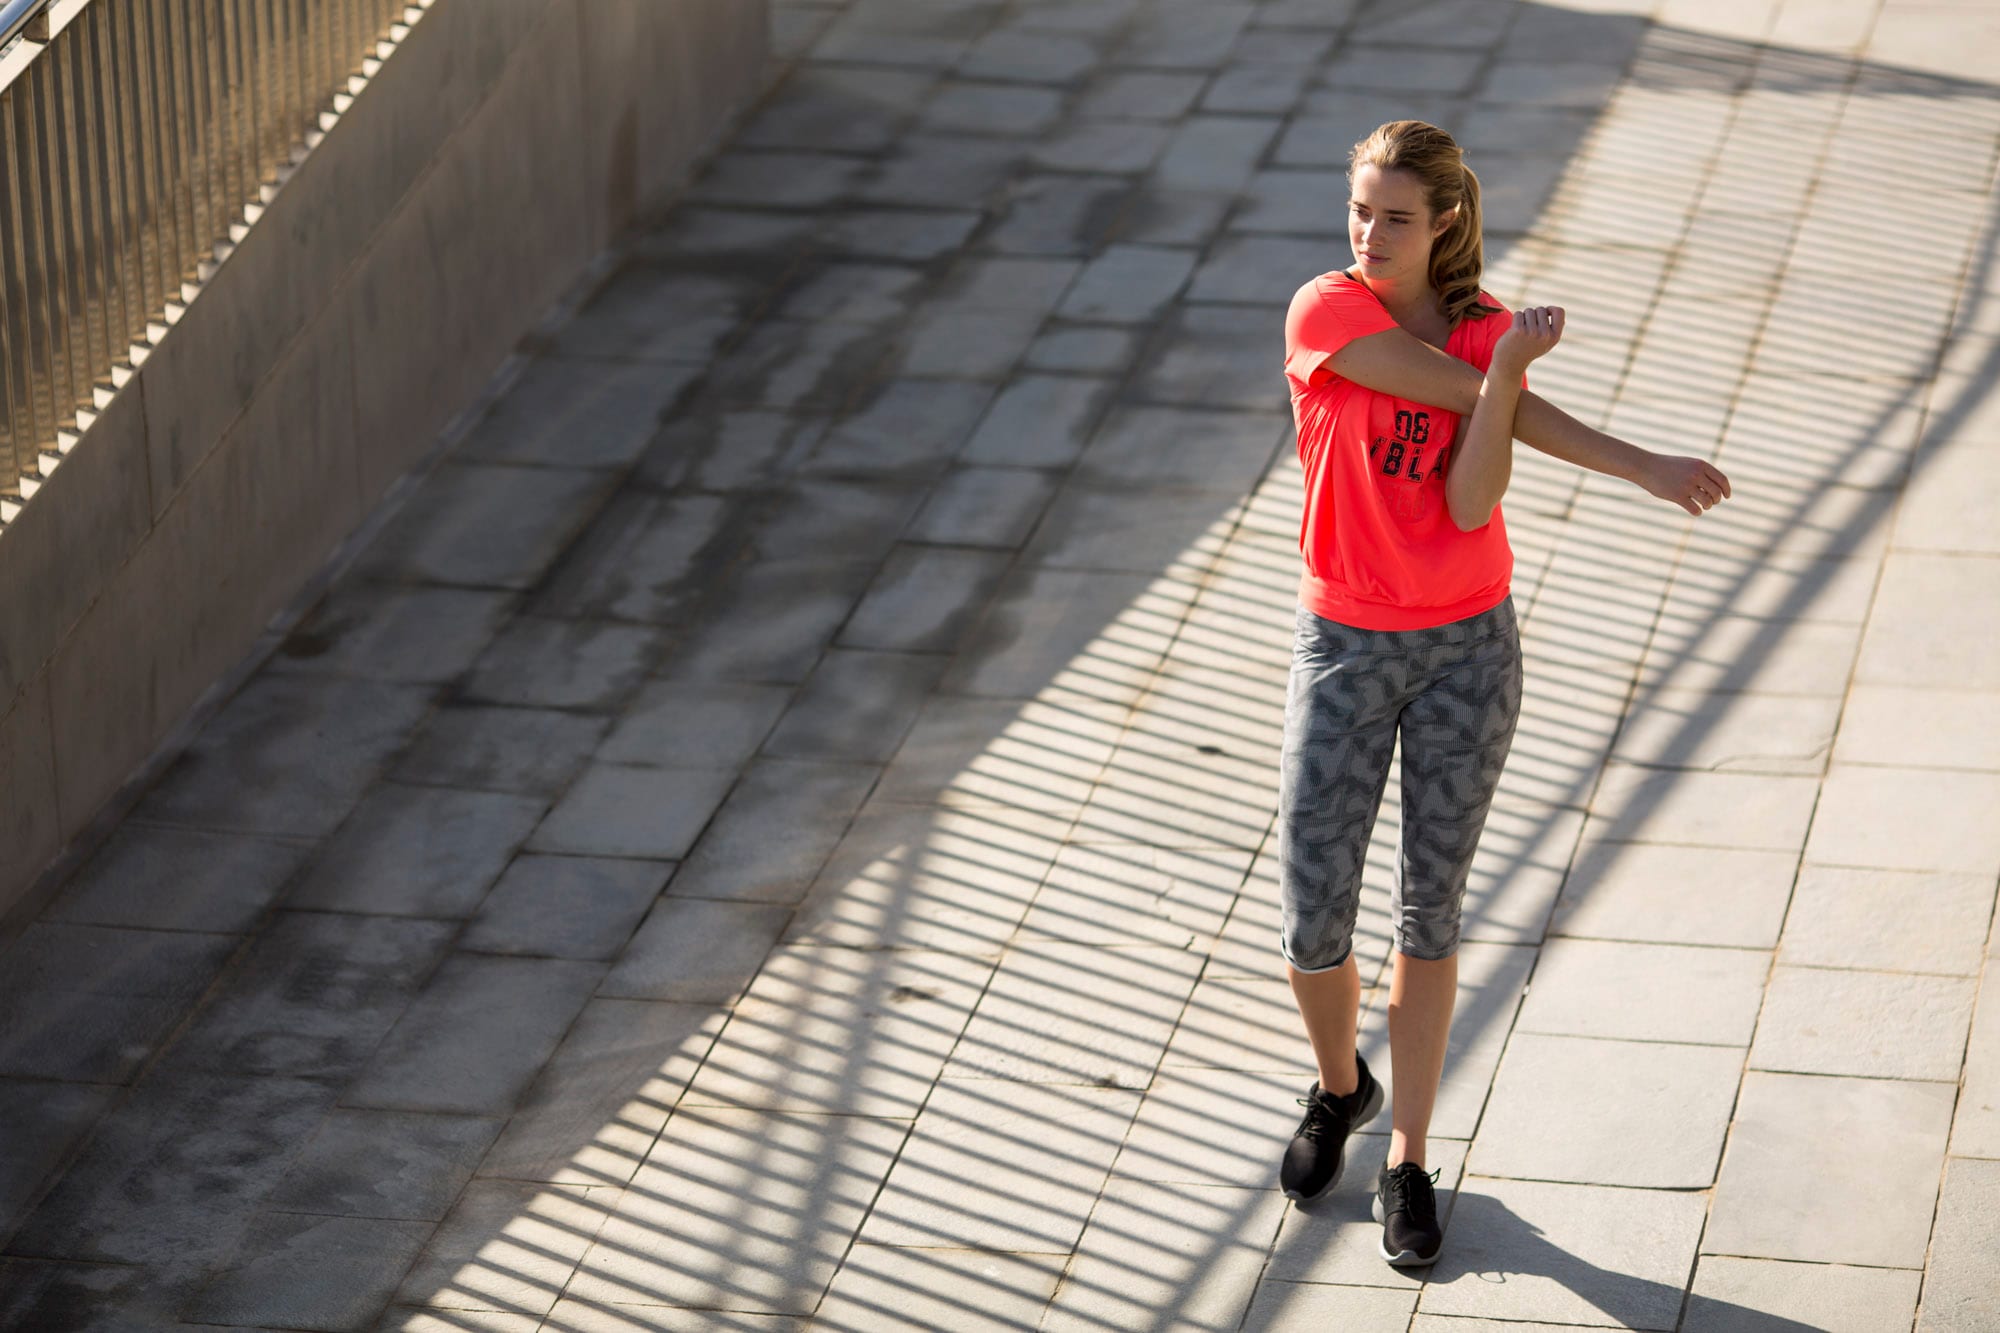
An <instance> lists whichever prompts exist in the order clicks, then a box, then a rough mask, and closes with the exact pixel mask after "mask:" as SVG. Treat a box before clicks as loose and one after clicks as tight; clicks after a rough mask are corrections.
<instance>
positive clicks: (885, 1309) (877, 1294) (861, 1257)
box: [813, 1244, 1063, 1333]
mask: <svg viewBox="0 0 2000 1333" xmlns="http://www.w3.org/2000/svg"><path fill="white" fill-rule="evenodd" d="M1062 1275H1063V1256H1061V1255H1054V1254H1010V1253H1007V1252H1004V1251H1000V1250H988V1249H963V1250H961V1249H948V1248H943V1247H939V1246H922V1247H917V1246H908V1245H869V1244H858V1245H856V1246H855V1247H854V1248H853V1249H852V1250H850V1251H848V1254H847V1257H846V1259H845V1261H843V1262H842V1264H841V1266H840V1272H839V1273H838V1274H837V1275H835V1277H834V1279H833V1285H832V1286H831V1287H829V1288H828V1289H827V1293H826V1299H824V1300H823V1301H821V1302H820V1306H819V1310H818V1312H817V1313H815V1314H814V1316H813V1327H814V1328H824V1329H828V1330H833V1329H845V1330H850V1333H863V1331H864V1330H874V1329H885V1330H886V1329H905V1330H924V1329H934V1328H952V1329H966V1330H975V1329H992V1330H999V1329H1017V1328H1029V1327H1033V1326H1034V1324H1035V1321H1036V1320H1037V1319H1039V1318H1040V1317H1041V1314H1042V1310H1043V1307H1044V1306H1046V1305H1047V1304H1048V1301H1049V1297H1050V1296H1051V1295H1052V1294H1053V1293H1054V1292H1055V1289H1056V1284H1057V1283H1058V1282H1059V1281H1061V1280H1062Z"/></svg>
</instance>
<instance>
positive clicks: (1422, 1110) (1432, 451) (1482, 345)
mask: <svg viewBox="0 0 2000 1333" xmlns="http://www.w3.org/2000/svg"><path fill="white" fill-rule="evenodd" d="M1348 186H1349V192H1350V199H1349V203H1348V239H1349V241H1350V242H1351V243H1352V245H1353V248H1354V255H1355V259H1356V261H1357V263H1356V266H1355V268H1354V269H1353V270H1349V271H1343V272H1334V273H1327V274H1324V275H1322V276H1321V277H1319V278H1316V279H1314V280H1313V281H1311V282H1309V283H1307V284H1306V285H1305V286H1303V287H1301V288H1300V289H1299V290H1298V293H1297V294H1296V295H1295V296H1294V297H1293V299H1292V305H1291V310H1290V312H1289V313H1288V315H1287V317H1286V320H1285V377H1286V381H1287V383H1288V385H1289V387H1290V389H1291V395H1292V412H1293V417H1294V419H1295V421H1296V423H1297V426H1298V447H1299V457H1300V461H1301V462H1302V463H1303V464H1304V469H1305V492H1306V494H1305V519H1304V524H1303V527H1302V529H1301V532H1300V538H1299V546H1300V550H1301V552H1302V554H1303V555H1304V559H1305V572H1304V575H1303V578H1302V580H1301V583H1300V590H1299V603H1300V605H1299V609H1298V616H1297V636H1296V638H1295V640H1294V644H1293V654H1292V670H1291V680H1290V688H1289V691H1288V697H1287V702H1286V715H1285V746H1284V759H1283V768H1282V772H1281V775H1280V778H1281V782H1280V798H1279V799H1280V808H1279V815H1280V819H1279V860H1280V884H1281V897H1282V906H1283V926H1282V934H1281V940H1280V948H1281V951H1282V953H1283V955H1284V958H1285V963H1286V972H1287V975H1288V976H1289V977H1290V980H1291V986H1292V993H1293V996H1294V998H1295V999H1296V1000H1297V1002H1298V1006H1299V1014H1300V1016H1301V1018H1302V1019H1303V1020H1304V1023H1305V1028H1306V1033H1307V1036H1308V1037H1309V1039H1310V1040H1311V1042H1312V1048H1313V1055H1314V1058H1315V1060H1316V1062H1317V1064H1318V1066H1319V1077H1318V1078H1317V1079H1316V1080H1314V1082H1313V1084H1312V1086H1311V1087H1310V1088H1309V1089H1308V1090H1307V1093H1306V1096H1305V1097H1304V1098H1301V1099H1300V1100H1301V1102H1302V1104H1303V1105H1305V1107H1306V1114H1305V1118H1304V1119H1303V1120H1302V1121H1301V1122H1300V1124H1299V1128H1298V1131H1297V1133H1296V1134H1295V1135H1294V1137H1293V1139H1292V1141H1291V1143H1290V1145H1289V1146H1288V1147H1287V1148H1286V1151H1285V1156H1284V1161H1283V1164H1282V1166H1281V1168H1280V1171H1279V1177H1280V1182H1281V1184H1282V1185H1283V1187H1284V1190H1285V1193H1286V1194H1288V1195H1290V1196H1291V1197H1292V1198H1294V1199H1300V1200H1307V1199H1313V1198H1317V1197H1319V1196H1320V1195H1322V1194H1324V1193H1326V1191H1328V1190H1329V1189H1331V1188H1332V1187H1333V1185H1334V1184H1335V1183H1336V1182H1337V1181H1338V1180H1339V1178H1340V1173H1341V1167H1342V1165H1343V1158H1344V1150H1345V1145H1346V1140H1347V1136H1348V1134H1349V1133H1351V1132H1352V1131H1353V1130H1354V1129H1355V1128H1356V1127H1358V1126H1359V1125H1361V1124H1363V1123H1364V1122H1366V1121H1367V1120H1369V1119H1370V1118H1372V1117H1373V1116H1374V1115H1375V1113H1376V1112H1377V1111H1379V1110H1380V1109H1381V1106H1382V1100H1383V1094H1382V1085H1381V1084H1380V1083H1379V1082H1377V1081H1376V1079H1375V1078H1374V1077H1373V1075H1371V1074H1370V1073H1369V1070H1368V1065H1367V1062H1366V1061H1365V1060H1363V1059H1362V1058H1361V1056H1360V1054H1359V1052H1357V1051H1356V1049H1355V1024H1356V1021H1357V1017H1358V1011H1359V1008H1360V998H1361V976H1360V972H1359V970H1358V968H1357V967H1356V965H1355V961H1354V957H1353V932H1354V922H1355V915H1356V910H1357V906H1358V899H1359V894H1360V887H1361V871H1362V864H1363V861H1364V859H1365V855H1366V851H1367V847H1368V839H1369V834H1370V832H1371V831H1372V828H1373V825H1374V822H1375V812H1376V809H1377V807H1378V806H1379V804H1380V802H1381V797H1382V790H1383V787H1384V784H1385V783H1386V782H1387V780H1388V771H1389V761H1390V755H1391V752H1392V750H1393V748H1394V746H1395V742H1396V737H1397V733H1398V731H1399V730H1400V732H1401V735H1402V743H1403V771H1402V781H1403V831H1402V847H1401V851H1400V854H1399V856H1398V858H1397V866H1396V878H1395V885H1394V889H1393V892H1392V893H1391V896H1390V910H1391V914H1392V916H1393V918H1394V927H1395V937H1396V939H1395V942H1396V952H1395V955H1394V970H1393V972H1392V974H1391V981H1390V985H1389V1058H1390V1062H1391V1067H1392V1068H1393V1069H1394V1071H1395V1085H1396V1096H1395V1108H1394V1112H1393V1117H1392V1119H1393V1128H1392V1130H1391V1133H1390V1139H1389V1152H1388V1157H1387V1160H1386V1162H1385V1164H1384V1167H1383V1171H1382V1174H1381V1175H1380V1176H1379V1177H1378V1179H1377V1181H1376V1185H1375V1203H1374V1215H1375V1218H1376V1220H1377V1221H1379V1222H1381V1223H1382V1224H1383V1238H1382V1256H1383V1257H1384V1258H1385V1259H1387V1260H1388V1261H1389V1262H1390V1263H1393V1264H1401V1265H1418V1264H1428V1263H1430V1262H1432V1261H1433V1260H1435V1259H1436V1258H1437V1255H1438V1250H1439V1247H1440V1245H1441V1244H1442V1241H1443V1235H1442V1232H1441V1231H1440V1229H1439V1226H1438V1221H1437V1201H1436V1196H1435V1193H1434V1191H1433V1189H1432V1185H1433V1183H1434V1181H1435V1179H1436V1173H1435V1172H1427V1171H1426V1170H1425V1169H1424V1154H1425V1146H1426V1145H1425V1135H1426V1133H1427V1132H1428V1129H1429V1125H1430V1118H1431V1109H1432V1106H1433V1104H1434V1102H1435V1101H1436V1097H1437V1087H1438V1079H1439V1077H1440V1075H1441V1074H1442V1072H1443V1069H1444V1054H1445V1040H1446V1037H1447V1035H1448V1033H1449V1031H1450V1028H1451V1011H1452V1002H1453V1000H1454V998H1455V996H1456V990H1457V982H1458V971H1457V961H1456V953H1457V949H1458V925H1459V903H1460V899H1461V898H1462V897H1463V895H1464V891H1465V880H1466V874H1467V871H1468V869H1469V868H1470V866H1471V862H1472V856H1473V852H1474V850H1475V848H1476V847H1477V846H1478V842H1479V835H1480V831H1481V830H1482V828H1483V827H1484V826H1485V822H1486V812H1487V808H1488V807H1489V805H1490V804H1491V803H1492V799H1493V791H1494V788H1495V786H1496V785H1497V783H1498V781H1499V778H1500V771H1501V767H1502V765H1503V764H1504V763H1505V761H1506V757H1507V752H1508V749H1509V747H1510V746H1511V744H1512V742H1513V736H1514V724H1515V720H1516V718H1517V716H1518V714H1519V711H1520V703H1521V650H1520V635H1519V630H1518V627H1517V625H1516V622H1515V617H1514V606H1513V602H1512V599H1511V598H1510V596H1509V579H1510V576H1511V573H1512V570H1513V553H1512V551H1511V549H1510V548H1509V546H1508V544H1507V532H1506V525H1505V524H1504V522H1503V521H1502V518H1501V513H1500V507H1499V502H1500V497H1501V496H1502V494H1504V493H1505V491H1506V489H1507V480H1508V475H1509V467H1510V459H1511V452H1512V448H1513V440H1514V439H1515V438H1517V437H1518V438H1519V439H1521V440H1523V441H1525V442H1526V443H1528V444H1530V445H1533V446H1534V447H1536V448H1538V449H1541V450H1542V451H1543V452H1545V453H1549V454H1552V455H1554V456H1555V457H1558V458H1562V459H1564V460H1566V461H1569V462H1573V463H1576V464H1579V465H1580V466H1583V467H1587V468H1591V469H1593V470H1595V471H1599V472H1604V473H1608V474H1610V475H1613V476H1618V477H1622V478H1625V479H1627V480H1630V481H1632V482H1634V483H1635V484H1637V485H1639V486H1640V487H1642V488H1643V489H1645V490H1646V491H1648V492H1649V493H1651V494H1653V495H1656V496H1658V497H1660V498H1662V499H1665V500H1670V501H1672V502H1674V503H1677V504H1679V505H1680V506H1681V507H1682V508H1684V509H1686V510H1687V511H1688V512H1689V513H1691V514H1700V513H1701V512H1703V511H1704V510H1706V509H1708V508H1710V507H1711V506H1713V505H1715V504H1717V503H1718V502H1720V501H1721V500H1723V499H1724V498H1726V497H1727V496H1728V495H1729V482H1728V480H1727V479H1726V478H1725V477H1724V476H1723V475H1722V473H1721V472H1719V471H1717V470H1716V469H1715V468H1714V467H1713V466H1711V465H1710V464H1708V463H1707V462H1705V461H1703V460H1701V459H1698V458H1679V457H1667V456H1663V455H1659V454H1653V453H1649V452H1647V451H1646V450H1643V449H1639V448H1636V447H1635V446H1633V445H1630V444H1627V443H1625V442H1624V441H1622V440H1618V439H1614V438H1613V437H1611V436H1609V435H1605V434H1603V433H1602V432H1600V431H1596V430H1593V429H1591V428H1590V427H1588V426H1586V425H1584V424H1583V423H1581V422H1579V421H1577V420H1576V419H1575V418H1573V417H1570V416H1568V415H1566V414H1565V413H1563V412H1561V411H1559V410H1557V409H1556V408H1555V407H1553V406H1551V405H1550V404H1549V403H1547V402H1546V401H1544V400H1542V399H1540V398H1538V397H1536V396H1535V395H1534V394H1531V393H1529V392H1527V378H1526V374H1525V371H1526V369H1527V366H1528V363H1529V362H1530V361H1533V360H1534V359H1535V358H1537V357H1539V356H1542V355H1544V354H1545V353H1547V352H1548V351H1549V350H1550V349H1551V348H1553V347H1554V346H1555V345H1556V343H1557V342H1558V340H1560V338H1561V337H1562V331H1563V312H1562V310H1561V309H1560V308H1557V307H1534V308H1529V309H1524V310H1520V311H1516V312H1513V313H1511V314H1510V313H1509V312H1508V311H1506V310H1505V309H1504V308H1502V307H1501V306H1500V304H1499V303H1498V302H1497V301H1495V300H1493V299H1492V297H1490V296H1489V295H1488V294H1487V293H1485V292H1483V291H1481V290H1480V287H1479V280H1480V272H1481V267H1482V263H1483V258H1482V251H1481V242H1480V218H1479V183H1478V180H1477V179H1476V178H1475V177H1474V176H1473V174H1472V171H1471V170H1470V169H1469V168H1468V167H1466V166H1465V163H1464V159H1463V154H1462V153H1461V152H1460V150H1459V147H1458V145H1457V144H1456V143H1454V142H1453V141H1452V138H1451V136H1450V135H1448V134H1446V133H1445V132H1444V131H1443V130H1441V129H1438V128H1437V127H1436V126H1433V125H1427V124H1425V123H1423V122H1422V121H1415V120H1399V121H1392V122H1390V123H1389V124H1386V125H1383V126H1382V127H1381V128H1379V129H1377V130H1376V131H1375V132H1374V133H1373V134H1371V135H1369V136H1368V138H1367V139H1365V140H1363V141H1362V142H1361V143H1359V144H1357V145H1355V147H1354V151H1353V154H1352V156H1351V158H1350V167H1349V170H1348Z"/></svg>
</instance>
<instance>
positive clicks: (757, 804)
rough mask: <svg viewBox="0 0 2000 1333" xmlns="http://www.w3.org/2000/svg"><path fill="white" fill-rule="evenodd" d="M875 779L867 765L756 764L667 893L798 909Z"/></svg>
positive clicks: (767, 761) (796, 761)
mask: <svg viewBox="0 0 2000 1333" xmlns="http://www.w3.org/2000/svg"><path fill="white" fill-rule="evenodd" d="M880 776H881V770H880V769H878V768H876V767H875V766H874V765H872V764H851V763H840V762H822V761H819V760H810V759H759V760H756V761H755V762H753V763H752V764H750V766H749V767H748V768H747V769H745V770H744V774H743V780H742V781H741V782H739V783H738V784H737V785H736V787H735V789H734V790H733V791H731V792H730V793H729V799H728V800H726V801H724V802H723V803H722V808H721V809H719V810H717V811H716V814H715V819H714V821H713V822H712V823H711V824H710V825H709V826H708V828H707V829H706V830H704V831H703V833H702V835H701V838H700V839H699V840H698V841H697V842H696V843H695V845H694V850H693V851H691V852H689V853H688V857H687V859H686V860H685V861H683V862H681V864H680V868H679V869H678V870H676V871H675V873H674V879H673V883H672V885H671V886H669V891H670V892H672V893H674V894H675V895H677V896H682V897H689V898H730V899H737V900H743V901H753V902H774V903H776V902H783V903H789V902H797V901H798V900H799V899H800V898H802V897H804V896H805V892H806V890H807V889H808V888H809V887H810V886H811V885H812V881H813V877H814V876H815V875H817V874H818V873H819V870H820V867H821V866H823V865H825V864H826V859H827V857H828V856H830V855H831V854H832V852H833V849H834V848H835V847H836V846H837V845H839V842H840V839H841V837H842V836H843V835H844V834H845V833H846V832H847V826H848V823H849V821H851V820H852V819H853V817H854V813H855V812H856V811H857V810H859V809H860V808H861V803H862V801H863V800H865V799H866V798H867V796H868V793H869V791H870V790H871V789H873V788H874V787H875V785H876V782H877V779H878V778H879V777H880Z"/></svg>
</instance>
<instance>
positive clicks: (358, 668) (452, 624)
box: [271, 582, 515, 684]
mask: <svg viewBox="0 0 2000 1333" xmlns="http://www.w3.org/2000/svg"><path fill="white" fill-rule="evenodd" d="M514 603H515V599H514V596H513V594H511V593H504V592H481V591H477V590H473V589H464V588H423V587H399V586H397V585H395V584H386V583H365V582H356V583H353V584H342V585H340V586H339V587H336V588H335V589H334V590H333V591H332V592H331V593H329V594H328V595H327V598H326V600H325V601H323V602H321V603H320V604H319V606H317V607H316V608H314V610H313V611H312V613H311V614H309V615H308V616H307V617H306V618H305V619H304V620H302V621H300V622H299V625H298V627H297V628H296V629H294V630H293V631H292V632H291V633H290V634H288V635H286V636H285V639H284V642H283V643H281V644H280V645H279V647H278V652H277V655H276V656H275V657H273V658H272V659H271V669H272V671H274V672H277V673H284V672H293V671H296V672H300V673H303V674H307V675H341V676H362V677H366V678H367V679H370V680H393V681H406V682H409V683H412V684H421V683H425V682H431V683H435V682H440V681H447V680H450V679H452V678H453V677H454V676H457V675H459V674H460V673H462V672H463V671H464V670H465V669H466V668H467V667H469V666H471V665H472V662H473V660H474V659H475V658H477V657H478V656H479V654H480V652H481V651H482V650H483V649H484V648H485V647H486V645H487V644H488V643H490V642H491V641H492V639H493V635H494V634H495V633H496V632H497V631H498V629H499V627H500V625H501V624H502V623H503V622H504V621H505V620H506V619H507V617H508V616H509V615H510V614H511V613H512V611H513V609H514Z"/></svg>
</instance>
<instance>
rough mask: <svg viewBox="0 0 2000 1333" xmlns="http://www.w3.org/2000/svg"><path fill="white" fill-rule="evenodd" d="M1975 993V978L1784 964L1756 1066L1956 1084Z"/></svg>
mask: <svg viewBox="0 0 2000 1333" xmlns="http://www.w3.org/2000/svg"><path fill="white" fill-rule="evenodd" d="M1973 992H1974V982H1973V981H1972V979H1971V978H1970V977H1932V976H1906V975H1899V974H1896V973H1890V972H1862V971H1854V970H1850V969H1845V968H1842V969H1835V968H1820V967H1788V966H1785V965H1783V964H1780V965H1778V966H1777V967H1774V968H1772V969H1771V988H1770V993H1769V994H1768V995H1767V996H1766V997H1765V1000H1764V1012H1763V1014H1762V1015H1761V1016H1760V1017H1759V1018H1758V1020H1757V1040H1756V1041H1755V1042H1754V1043H1752V1045H1751V1047H1750V1067H1751V1068H1752V1069H1781V1070H1787V1071H1789V1072H1792V1073H1799V1074H1852V1075H1855V1076H1857V1077H1866V1078H1893V1079H1931V1080H1936V1081H1941V1082H1945V1083H1955V1082H1957V1080H1958V1072H1959V1065H1960V1063H1961V1061H1962V1060H1963V1059H1964V1055H1965V1035H1966V1029H1967V1028H1968V1027H1969V1026H1970V1025H1971V1022H1972V999H1973Z"/></svg>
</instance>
